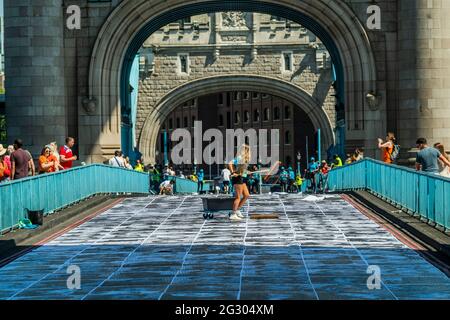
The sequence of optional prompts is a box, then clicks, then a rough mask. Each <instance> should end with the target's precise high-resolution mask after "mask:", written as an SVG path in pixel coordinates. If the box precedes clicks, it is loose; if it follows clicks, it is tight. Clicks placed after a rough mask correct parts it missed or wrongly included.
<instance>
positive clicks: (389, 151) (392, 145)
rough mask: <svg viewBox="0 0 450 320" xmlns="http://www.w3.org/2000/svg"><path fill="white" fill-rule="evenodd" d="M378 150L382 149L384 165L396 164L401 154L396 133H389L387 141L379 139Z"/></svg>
mask: <svg viewBox="0 0 450 320" xmlns="http://www.w3.org/2000/svg"><path fill="white" fill-rule="evenodd" d="M378 149H381V160H382V161H383V162H384V163H388V164H392V163H394V162H395V160H396V159H397V157H398V155H399V153H400V146H399V145H397V144H396V139H395V135H394V133H392V132H388V134H387V136H386V141H383V139H381V138H378Z"/></svg>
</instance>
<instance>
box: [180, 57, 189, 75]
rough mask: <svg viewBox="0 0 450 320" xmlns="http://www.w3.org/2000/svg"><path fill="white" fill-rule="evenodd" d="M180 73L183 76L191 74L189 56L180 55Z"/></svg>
mask: <svg viewBox="0 0 450 320" xmlns="http://www.w3.org/2000/svg"><path fill="white" fill-rule="evenodd" d="M179 59H180V72H181V73H182V74H189V56H188V55H187V54H180V55H179Z"/></svg>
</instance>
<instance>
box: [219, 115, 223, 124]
mask: <svg viewBox="0 0 450 320" xmlns="http://www.w3.org/2000/svg"><path fill="white" fill-rule="evenodd" d="M219 126H220V127H222V126H223V115H221V114H219Z"/></svg>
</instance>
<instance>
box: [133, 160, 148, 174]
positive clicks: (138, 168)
mask: <svg viewBox="0 0 450 320" xmlns="http://www.w3.org/2000/svg"><path fill="white" fill-rule="evenodd" d="M144 168H145V167H144V165H143V164H142V161H141V160H140V159H137V160H136V165H135V166H134V171H137V172H144Z"/></svg>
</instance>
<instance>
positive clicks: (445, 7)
mask: <svg viewBox="0 0 450 320" xmlns="http://www.w3.org/2000/svg"><path fill="white" fill-rule="evenodd" d="M398 9H399V10H398V21H399V22H398V32H399V35H398V38H399V53H398V61H399V93H398V94H399V113H398V126H397V127H398V128H399V132H397V135H398V138H399V142H400V144H402V146H403V149H409V148H411V147H414V146H415V141H416V139H417V138H418V137H425V138H427V140H428V142H429V144H430V145H432V144H434V143H435V142H441V143H444V145H445V146H446V147H447V148H449V147H450V1H447V0H434V1H433V0H400V1H399V8H398Z"/></svg>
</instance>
